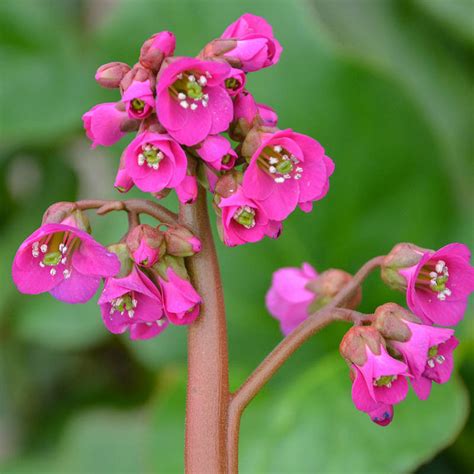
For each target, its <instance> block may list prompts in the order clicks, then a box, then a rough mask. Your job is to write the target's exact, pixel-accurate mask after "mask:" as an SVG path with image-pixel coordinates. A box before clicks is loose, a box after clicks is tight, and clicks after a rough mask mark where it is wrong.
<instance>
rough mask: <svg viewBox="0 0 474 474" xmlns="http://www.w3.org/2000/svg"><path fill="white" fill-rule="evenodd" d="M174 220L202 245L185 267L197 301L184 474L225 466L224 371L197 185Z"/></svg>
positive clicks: (218, 294) (210, 250) (222, 327)
mask: <svg viewBox="0 0 474 474" xmlns="http://www.w3.org/2000/svg"><path fill="white" fill-rule="evenodd" d="M179 220H180V222H181V223H182V224H184V225H185V226H187V227H188V228H189V229H190V230H192V231H193V232H194V233H195V234H196V235H197V236H198V237H199V238H200V239H201V242H202V250H201V252H199V253H198V254H197V255H195V256H193V257H192V258H190V259H188V262H187V267H188V270H189V273H190V275H191V279H192V282H193V285H194V287H195V288H196V290H197V292H198V293H199V294H200V295H201V298H202V301H203V303H202V306H201V314H200V316H199V318H198V319H197V320H196V321H195V322H194V323H193V324H191V325H190V327H189V330H188V331H189V332H188V392H187V402H186V446H185V466H186V472H187V473H188V474H200V473H203V474H204V473H205V474H219V473H225V472H226V471H227V453H226V438H227V411H228V405H229V381H228V379H229V377H228V354H227V330H226V320H225V307H224V297H223V293H222V283H221V277H220V271H219V265H218V261H217V256H216V251H215V247H214V240H213V238H212V233H211V228H210V225H209V216H208V212H207V203H206V192H205V190H204V189H203V188H201V187H200V189H199V195H198V198H197V200H196V202H195V203H194V204H186V205H183V206H181V208H180V215H179Z"/></svg>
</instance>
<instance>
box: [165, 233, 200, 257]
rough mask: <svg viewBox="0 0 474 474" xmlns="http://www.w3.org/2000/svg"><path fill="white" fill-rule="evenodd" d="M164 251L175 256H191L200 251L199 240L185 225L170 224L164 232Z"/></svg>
mask: <svg viewBox="0 0 474 474" xmlns="http://www.w3.org/2000/svg"><path fill="white" fill-rule="evenodd" d="M165 241H166V252H167V253H168V254H170V255H173V256H175V257H191V256H192V255H194V254H195V253H198V252H200V251H201V241H200V240H199V239H198V238H197V237H195V236H194V234H193V233H192V232H190V231H189V230H188V229H186V227H183V226H180V225H178V226H171V227H169V228H168V230H166V232H165Z"/></svg>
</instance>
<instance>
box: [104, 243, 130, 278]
mask: <svg viewBox="0 0 474 474" xmlns="http://www.w3.org/2000/svg"><path fill="white" fill-rule="evenodd" d="M107 249H108V250H109V251H110V252H112V253H114V254H115V255H117V257H118V259H119V260H120V273H118V274H117V275H115V277H114V278H124V277H126V276H127V275H129V274H130V272H131V271H132V270H133V260H132V259H131V258H130V255H129V253H128V247H127V245H126V244H123V243H120V244H113V245H109V246H108V247H107Z"/></svg>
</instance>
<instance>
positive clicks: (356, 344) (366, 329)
mask: <svg viewBox="0 0 474 474" xmlns="http://www.w3.org/2000/svg"><path fill="white" fill-rule="evenodd" d="M383 345H384V340H383V338H382V336H381V335H380V333H379V332H378V331H377V330H376V329H375V328H373V327H372V326H353V327H352V328H351V329H349V331H347V332H346V334H345V335H344V337H343V338H342V341H341V344H340V346H339V352H340V353H341V355H342V357H344V359H346V361H348V362H349V363H351V364H356V365H358V366H363V365H364V364H365V363H366V361H367V347H368V348H369V349H370V351H371V352H372V353H373V354H377V355H378V354H380V353H381V349H380V348H381V346H383Z"/></svg>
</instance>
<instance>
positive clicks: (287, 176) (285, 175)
mask: <svg viewBox="0 0 474 474" xmlns="http://www.w3.org/2000/svg"><path fill="white" fill-rule="evenodd" d="M283 177H284V178H285V179H290V178H291V175H289V174H284V175H283Z"/></svg>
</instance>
